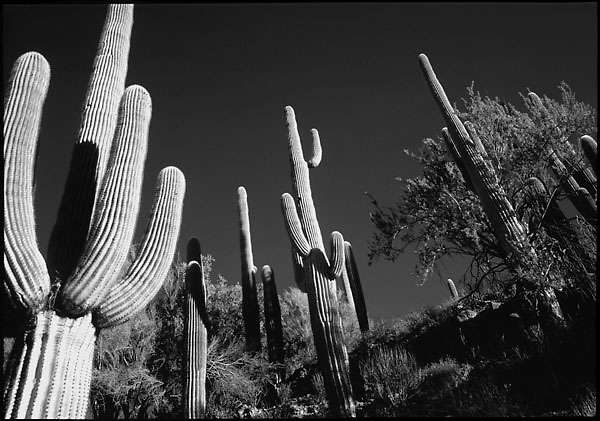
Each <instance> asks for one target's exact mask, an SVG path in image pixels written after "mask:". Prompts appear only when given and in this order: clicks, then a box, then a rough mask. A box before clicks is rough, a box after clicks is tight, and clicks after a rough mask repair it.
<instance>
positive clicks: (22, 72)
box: [2, 5, 185, 418]
mask: <svg viewBox="0 0 600 421" xmlns="http://www.w3.org/2000/svg"><path fill="white" fill-rule="evenodd" d="M132 7H133V6H132V5H109V7H108V13H107V18H106V23H105V30H104V33H103V38H102V40H101V45H100V46H99V49H98V54H97V56H96V60H95V63H96V64H98V63H99V64H98V65H96V64H95V70H94V75H93V76H92V81H91V82H90V89H89V91H88V100H87V101H86V108H85V109H84V117H83V123H82V129H81V130H80V140H79V142H78V143H77V145H76V149H77V147H78V145H89V146H90V148H89V149H88V151H89V152H90V154H87V155H85V154H84V156H83V157H82V159H79V158H76V157H74V161H73V162H75V163H74V164H73V165H72V167H71V171H70V175H69V177H70V178H75V179H76V178H77V177H81V180H80V183H79V181H78V182H74V183H75V184H77V183H79V184H80V185H79V184H77V188H75V187H73V184H71V185H68V186H67V190H73V189H74V190H73V191H75V190H77V191H79V193H73V191H71V192H69V193H67V192H66V193H65V195H64V196H63V205H64V206H61V209H60V210H59V213H60V216H59V223H58V225H59V226H58V227H57V229H55V231H54V232H55V233H56V236H54V237H53V238H54V239H53V240H52V241H51V245H52V246H53V247H64V248H65V250H53V249H52V250H50V251H49V253H48V255H49V256H50V259H51V260H52V261H53V262H55V263H57V262H58V264H57V266H52V265H51V267H52V268H53V272H52V281H55V282H58V283H60V287H59V288H57V290H58V293H57V295H56V296H52V297H49V294H50V276H49V274H48V272H47V270H46V264H45V262H44V260H43V258H42V257H41V254H40V253H39V250H37V244H36V238H35V226H34V220H33V197H32V183H33V174H34V160H35V150H36V143H37V132H38V128H39V123H40V118H41V107H42V104H43V100H44V97H45V94H46V90H47V87H48V78H49V66H48V64H47V62H46V60H45V59H44V58H43V57H42V56H41V55H39V54H38V53H27V54H25V55H23V56H21V57H20V58H19V59H18V60H17V63H16V64H15V66H14V68H13V72H12V73H11V80H10V82H9V85H8V91H7V95H6V100H5V118H4V164H5V173H4V175H5V177H4V201H5V206H6V208H5V213H4V222H5V225H4V246H5V258H4V273H5V274H6V276H4V277H3V278H2V283H3V290H5V291H8V294H7V295H8V296H9V298H10V299H11V300H12V301H13V303H14V304H15V307H16V308H18V309H19V310H23V312H24V313H26V314H27V317H29V318H31V319H32V320H34V324H33V326H32V327H31V328H30V329H29V330H27V331H26V333H25V336H24V337H23V339H22V340H21V344H22V346H21V347H20V348H15V352H14V353H13V356H14V358H12V359H11V363H10V366H9V369H8V371H7V373H6V376H5V377H6V383H5V384H6V387H5V388H4V391H3V403H4V415H5V416H6V417H11V418H12V417H17V418H22V417H27V418H30V417H34V418H82V417H83V416H85V414H86V408H87V406H88V399H89V392H90V381H91V375H92V357H93V351H94V342H95V337H96V330H97V329H99V328H103V327H107V326H114V325H116V324H119V323H123V322H124V321H126V320H127V319H128V318H129V317H131V316H132V315H133V314H134V313H135V312H137V311H139V310H141V309H142V308H143V307H144V306H145V305H146V304H147V303H148V302H149V301H150V300H151V299H152V298H153V297H154V295H155V294H156V292H157V291H158V289H159V288H160V285H161V284H162V282H163V281H164V279H165V277H166V274H167V272H168V270H169V267H170V265H171V262H172V259H173V256H174V253H175V245H176V242H177V237H178V233H179V226H180V223H181V211H182V206H183V198H184V193H185V179H184V177H183V174H182V173H181V171H179V170H178V169H177V168H175V167H168V168H165V169H164V170H163V171H161V173H160V174H159V177H158V186H157V193H156V195H155V200H154V205H153V210H152V215H151V217H150V223H149V225H148V228H147V230H146V234H145V237H144V240H143V244H142V248H141V252H140V254H139V256H138V257H137V258H136V260H135V261H134V262H133V264H132V265H131V266H129V267H124V266H125V262H126V258H127V255H128V253H129V249H130V245H131V241H132V237H133V233H134V229H135V225H136V219H137V214H138V209H139V200H140V193H141V187H142V181H143V169H144V161H145V155H146V145H147V137H148V126H149V122H150V114H151V99H150V95H149V94H148V92H146V90H145V89H144V88H142V87H141V86H131V87H129V88H127V89H126V90H125V91H124V93H123V90H122V88H119V87H118V86H119V85H122V84H123V83H124V78H125V74H124V72H125V71H126V62H127V51H128V49H129V47H128V44H129V32H130V29H131V28H130V27H131V22H132V13H133V9H132ZM124 44H127V45H124ZM117 56H119V57H117ZM124 63H125V64H124ZM123 66H125V67H123ZM117 68H118V69H117ZM119 69H120V70H119ZM115 78H116V79H118V80H115ZM119 78H120V79H119ZM121 79H122V80H121ZM110 86H112V87H110ZM113 88H114V89H113ZM89 92H92V93H91V94H90V93H89ZM121 93H123V94H122V95H121ZM105 95H107V96H109V97H110V98H104V99H102V98H101V97H103V96H105ZM119 101H120V102H119ZM117 115H118V118H117V117H115V116H117ZM112 120H115V121H114V124H113V129H111V128H110V127H109V126H110V125H111V124H112V123H110V121H112ZM115 127H116V130H115ZM113 131H114V132H115V133H114V137H113ZM104 142H105V143H104ZM102 145H104V146H102ZM102 148H103V150H104V151H105V152H102V151H100V153H101V154H105V153H106V154H108V153H109V152H108V151H110V154H109V155H107V157H106V160H107V161H106V164H99V162H100V161H98V151H99V149H102ZM92 152H93V153H92ZM77 153H78V152H77V151H76V152H75V155H77ZM90 158H94V159H90ZM99 165H100V167H102V166H105V167H106V170H104V169H102V168H100V167H99ZM75 170H77V171H75ZM102 172H104V173H105V174H104V176H101V175H99V174H100V173H102ZM90 174H96V175H95V176H94V177H91V176H90ZM90 177H91V178H90ZM91 179H93V180H92V181H93V182H91V183H88V181H90V180H91ZM100 180H102V182H101V186H100V188H99V190H96V187H97V186H96V182H99V181H100ZM84 186H85V189H84V188H83V187H84ZM78 189H79V190H78ZM81 189H83V190H81ZM94 197H96V200H95V202H94V204H93V208H94V212H93V217H92V220H91V223H90V221H89V212H88V211H86V210H85V209H87V208H89V205H88V204H82V203H79V202H80V201H86V200H88V199H89V198H92V199H91V200H92V201H93V198H94ZM65 198H66V199H65ZM67 199H68V200H67ZM65 200H67V201H71V202H72V203H70V205H69V204H65V203H64V202H65ZM84 208H85V209H84ZM65 209H67V210H65ZM71 211H73V212H71ZM65 212H66V213H65ZM86 212H87V213H86ZM75 214H78V215H77V216H75ZM65 215H66V216H65ZM86 218H87V220H86ZM61 220H62V221H63V222H65V221H67V222H65V225H64V226H61V225H60V224H61V223H62V222H60V221H61ZM71 222H73V226H72V228H73V230H74V232H72V233H65V232H62V230H63V229H69V228H70V227H71V226H70V225H69V224H70V223H71ZM80 223H81V224H80ZM88 226H89V227H90V229H89V235H88V230H87V227H88ZM82 227H84V228H82ZM80 230H81V231H80ZM82 235H83V237H81V236H82ZM86 236H87V241H86V243H85V244H84V245H83V246H82V247H80V245H79V244H78V241H80V240H81V238H86ZM77 250H79V252H77V253H75V251H77ZM81 251H83V253H81ZM73 253H74V254H73ZM67 255H68V257H65V256H67ZM63 258H65V259H64V260H63ZM69 262H77V265H73V266H70V264H71V263H69ZM69 267H70V269H68V268H69ZM60 268H62V269H65V268H67V269H68V270H66V271H64V272H61V270H62V269H60ZM55 269H56V271H55ZM73 269H74V271H73ZM122 273H125V277H124V278H123V279H121V278H120V277H121V274H122ZM69 274H70V275H69ZM67 275H69V276H67ZM50 298H51V299H50ZM42 308H43V309H44V310H43V311H40V310H41V309H42ZM18 352H20V354H17V353H18Z"/></svg>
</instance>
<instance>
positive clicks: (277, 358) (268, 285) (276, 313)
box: [260, 265, 283, 363]
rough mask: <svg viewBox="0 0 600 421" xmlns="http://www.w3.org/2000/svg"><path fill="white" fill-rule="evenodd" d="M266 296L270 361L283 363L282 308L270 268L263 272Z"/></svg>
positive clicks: (265, 307) (264, 268) (264, 267)
mask: <svg viewBox="0 0 600 421" xmlns="http://www.w3.org/2000/svg"><path fill="white" fill-rule="evenodd" d="M260 274H261V279H262V283H263V294H264V309H265V330H266V331H267V349H268V353H269V361H270V362H272V363H282V362H283V328H282V325H281V307H280V306H279V297H278V295H277V286H276V284H275V272H274V271H273V269H271V267H270V266H268V265H265V266H263V268H262V270H261V272H260Z"/></svg>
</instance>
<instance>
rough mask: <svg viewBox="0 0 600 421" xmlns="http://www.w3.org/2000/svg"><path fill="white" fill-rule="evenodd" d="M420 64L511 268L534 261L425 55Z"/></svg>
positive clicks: (511, 211)
mask: <svg viewBox="0 0 600 421" xmlns="http://www.w3.org/2000/svg"><path fill="white" fill-rule="evenodd" d="M419 63H420V65H421V69H422V70H423V73H424V75H425V78H426V80H427V83H428V85H429V87H430V89H431V92H432V93H433V96H434V98H435V100H436V102H437V103H438V106H439V108H440V110H441V112H442V115H443V117H444V119H445V120H446V122H447V123H448V130H449V132H450V135H451V137H452V139H453V141H454V143H455V144H456V147H457V149H458V152H459V154H460V156H461V159H462V161H463V164H464V166H465V168H466V170H467V172H468V174H469V178H470V180H471V183H472V184H473V187H474V190H475V192H476V193H477V195H478V196H479V199H480V200H481V204H482V207H483V209H484V211H485V213H486V215H487V217H488V219H489V221H490V224H491V226H492V227H493V229H494V233H495V234H496V237H497V238H498V241H499V243H500V246H501V248H502V249H503V250H504V253H505V255H506V257H507V259H508V263H509V266H511V267H512V268H513V269H516V267H518V266H519V265H520V264H521V260H522V259H523V258H525V257H527V258H529V257H531V258H535V257H534V256H535V252H534V250H533V249H532V248H531V245H530V244H529V242H528V240H527V236H526V232H525V229H524V227H523V226H522V225H521V223H520V222H519V220H518V218H517V215H516V213H515V211H514V209H513V207H512V205H511V203H510V202H509V201H508V198H507V197H506V193H505V192H504V189H503V188H502V187H501V186H500V185H499V184H498V180H497V177H496V174H495V172H494V171H493V169H492V168H491V167H489V166H487V165H486V163H485V161H484V159H483V157H482V156H481V154H480V153H479V152H478V151H477V148H476V145H475V143H474V142H473V140H472V139H471V138H470V136H469V134H468V132H467V130H466V128H465V127H464V125H463V124H462V122H461V121H460V119H459V118H458V116H457V115H456V113H455V112H454V109H453V108H452V106H451V105H450V101H448V98H447V97H446V93H445V92H444V88H443V87H442V85H441V83H440V82H439V80H438V79H437V77H436V75H435V73H434V71H433V68H432V67H431V64H430V63H429V59H428V58H427V56H426V55H425V54H420V55H419Z"/></svg>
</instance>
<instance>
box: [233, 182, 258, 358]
mask: <svg viewBox="0 0 600 421" xmlns="http://www.w3.org/2000/svg"><path fill="white" fill-rule="evenodd" d="M238 211H239V215H240V255H241V261H242V314H243V317H244V328H245V332H246V350H248V351H252V352H254V351H259V350H260V348H261V343H260V320H259V312H258V299H257V294H256V271H257V270H256V266H254V258H253V256H252V240H251V237H250V217H249V215H248V196H247V194H246V189H245V188H244V187H242V186H240V187H238Z"/></svg>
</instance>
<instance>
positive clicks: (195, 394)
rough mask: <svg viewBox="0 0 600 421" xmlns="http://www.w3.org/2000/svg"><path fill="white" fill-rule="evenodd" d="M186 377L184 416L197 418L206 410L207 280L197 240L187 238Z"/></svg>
mask: <svg viewBox="0 0 600 421" xmlns="http://www.w3.org/2000/svg"><path fill="white" fill-rule="evenodd" d="M185 285H186V311H185V359H184V361H185V370H184V374H185V378H184V399H183V401H184V416H185V418H186V419H194V418H199V417H201V416H203V415H204V412H205V410H206V353H207V342H208V336H207V329H208V324H209V321H208V315H207V313H206V298H207V297H206V284H205V280H204V271H203V268H202V253H201V249H200V243H199V242H198V240H197V239H196V238H192V239H190V241H189V242H188V247H187V266H186V270H185Z"/></svg>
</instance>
